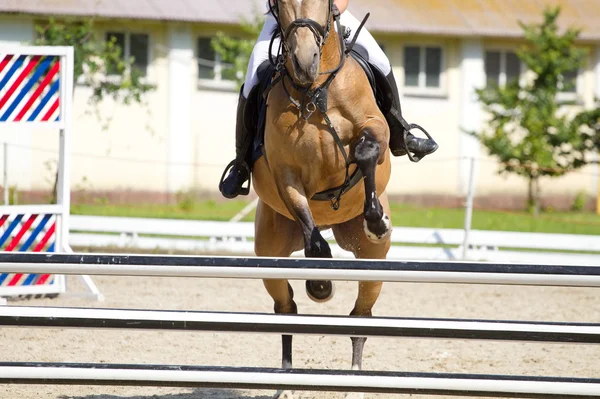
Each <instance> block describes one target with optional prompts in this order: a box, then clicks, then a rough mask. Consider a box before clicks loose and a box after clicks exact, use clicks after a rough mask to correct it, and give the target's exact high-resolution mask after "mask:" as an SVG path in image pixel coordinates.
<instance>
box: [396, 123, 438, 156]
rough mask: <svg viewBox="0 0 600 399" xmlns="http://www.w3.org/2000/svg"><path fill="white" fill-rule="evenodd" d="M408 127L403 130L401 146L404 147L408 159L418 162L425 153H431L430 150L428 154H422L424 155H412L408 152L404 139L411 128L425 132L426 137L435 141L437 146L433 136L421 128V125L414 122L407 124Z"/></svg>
mask: <svg viewBox="0 0 600 399" xmlns="http://www.w3.org/2000/svg"><path fill="white" fill-rule="evenodd" d="M408 127H409V128H408V129H405V130H404V133H403V135H404V137H403V140H402V146H403V147H404V151H406V155H407V156H408V159H410V160H411V162H415V163H417V162H419V161H420V160H421V159H423V158H425V157H426V156H427V155H429V154H431V152H430V153H429V154H424V155H416V154H415V155H413V154H411V153H410V151H409V150H408V145H407V144H406V139H407V138H408V133H410V131H411V130H413V129H417V130H420V131H422V132H423V133H425V135H426V136H427V138H428V139H429V140H431V141H433V142H434V143H435V145H436V146H437V145H438V144H437V142H436V141H435V140H434V139H433V137H431V135H430V134H429V133H427V130H425V129H423V128H422V127H421V126H419V125H417V124H416V123H411V124H409V125H408Z"/></svg>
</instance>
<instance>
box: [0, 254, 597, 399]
mask: <svg viewBox="0 0 600 399" xmlns="http://www.w3.org/2000/svg"><path fill="white" fill-rule="evenodd" d="M17 271H27V272H31V273H63V274H81V273H88V274H92V275H105V274H107V275H127V276H165V277H204V278H217V277H221V278H258V279H260V278H290V279H296V278H297V279H311V278H317V279H330V278H331V279H340V280H355V281H356V280H372V279H377V280H381V281H421V282H425V281H429V282H433V281H435V282H439V283H468V284H518V285H537V284H538V283H539V284H542V285H550V286H582V287H583V286H585V287H599V286H600V266H596V267H593V266H571V265H561V266H553V265H526V264H493V263H475V262H469V263H465V262H463V263H461V262H410V261H403V262H394V261H381V260H380V261H364V260H362V261H359V260H346V259H337V260H334V259H319V260H318V261H317V262H316V261H315V259H289V258H282V259H279V258H247V259H245V258H225V257H198V256H195V257H190V256H188V257H185V256H152V255H115V254H112V255H111V254H108V255H92V254H53V255H48V254H25V253H3V254H0V272H4V273H14V272H17ZM0 324H2V325H4V326H12V327H20V328H27V329H31V328H33V327H41V328H52V327H60V328H63V327H70V328H79V329H81V328H123V329H138V328H139V329H152V330H165V329H169V330H174V329H177V330H186V331H226V332H247V333H258V332H261V333H284V334H290V333H293V334H306V333H309V334H312V333H315V331H314V329H318V330H319V331H320V332H322V333H326V334H327V335H329V334H333V335H351V336H355V334H360V335H362V334H364V335H369V336H390V337H398V336H403V337H406V336H411V337H412V336H416V337H420V338H441V337H445V338H449V339H491V340H510V341H514V340H524V341H538V342H566V343H570V344H574V343H597V342H598V334H599V327H600V325H598V324H589V323H547V322H519V323H515V322H500V321H498V320H488V321H484V320H448V319H445V320H443V319H438V320H435V319H428V320H425V319H412V320H410V319H405V318H402V319H400V318H356V317H325V316H317V317H315V316H297V315H285V316H282V315H267V314H242V313H229V314H224V313H208V312H193V313H192V312H165V311H158V310H146V311H138V310H132V309H128V310H126V309H85V308H30V307H14V308H9V307H3V308H0ZM0 384H44V385H53V384H71V385H129V386H170V387H175V386H177V387H203V388H208V387H212V388H245V389H265V388H267V389H302V390H309V391H345V392H378V393H394V394H400V393H405V394H417V393H418V394H431V395H440V396H446V397H448V396H455V395H456V396H458V395H461V396H485V397H491V396H494V397H507V398H515V397H526V398H544V399H547V398H561V399H566V398H587V397H592V398H597V397H598V392H600V380H599V379H591V378H572V377H571V378H562V377H529V376H502V375H489V374H488V375H475V374H439V373H411V372H409V373H406V372H395V371H383V372H379V371H358V370H352V371H346V370H302V369H285V370H282V369H264V368H256V367H212V366H179V365H145V364H133V365H131V364H130V365H118V364H99V363H77V364H69V363H41V362H32V363H0Z"/></svg>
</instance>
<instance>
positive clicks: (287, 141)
mask: <svg viewBox="0 0 600 399" xmlns="http://www.w3.org/2000/svg"><path fill="white" fill-rule="evenodd" d="M351 129H352V126H351V125H349V124H348V123H347V121H345V119H343V118H341V117H338V116H336V115H332V116H331V128H330V127H329V126H327V124H326V123H325V122H324V121H322V120H319V119H316V120H313V119H312V118H311V120H309V121H308V122H300V123H297V124H295V125H294V126H290V127H289V128H288V132H289V134H288V135H287V136H280V137H279V139H280V140H281V142H280V143H279V145H274V146H273V149H274V150H275V151H278V149H282V150H284V151H285V153H286V154H288V155H291V157H290V158H289V159H290V160H291V159H294V161H295V162H299V163H312V166H315V165H316V164H318V165H320V166H322V167H326V166H334V167H338V166H339V161H340V159H342V160H343V155H342V153H341V150H340V145H339V143H341V144H342V145H343V146H344V147H345V151H346V152H348V151H349V145H350V137H351V134H349V133H351ZM336 136H337V137H336ZM338 140H339V141H338ZM278 141H279V140H278ZM342 164H343V162H342Z"/></svg>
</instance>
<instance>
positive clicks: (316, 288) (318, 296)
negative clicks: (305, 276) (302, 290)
mask: <svg viewBox="0 0 600 399" xmlns="http://www.w3.org/2000/svg"><path fill="white" fill-rule="evenodd" d="M306 294H307V295H308V297H309V298H310V299H312V300H313V301H315V302H319V303H323V302H327V301H329V300H330V299H331V298H333V296H334V295H335V284H334V282H333V281H330V280H306Z"/></svg>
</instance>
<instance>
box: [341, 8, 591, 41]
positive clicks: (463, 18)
mask: <svg viewBox="0 0 600 399" xmlns="http://www.w3.org/2000/svg"><path fill="white" fill-rule="evenodd" d="M350 4H352V6H351V10H352V12H353V14H355V15H356V16H357V17H358V16H362V15H365V14H366V13H367V12H371V19H370V20H369V21H371V23H370V25H368V26H370V28H369V29H371V30H373V31H381V32H390V33H401V32H404V33H422V34H439V35H452V36H471V35H475V36H497V37H520V36H522V34H523V30H522V29H521V27H520V26H519V24H518V21H522V22H524V23H526V24H530V23H539V22H541V21H542V13H543V11H544V8H545V7H547V6H549V5H550V6H555V5H560V6H561V14H560V17H559V20H558V22H559V25H560V26H561V28H563V29H564V28H567V27H577V28H581V29H582V34H581V38H583V39H600V25H599V24H598V21H599V20H600V1H598V0H375V1H373V0H352V1H351V3H350Z"/></svg>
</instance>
